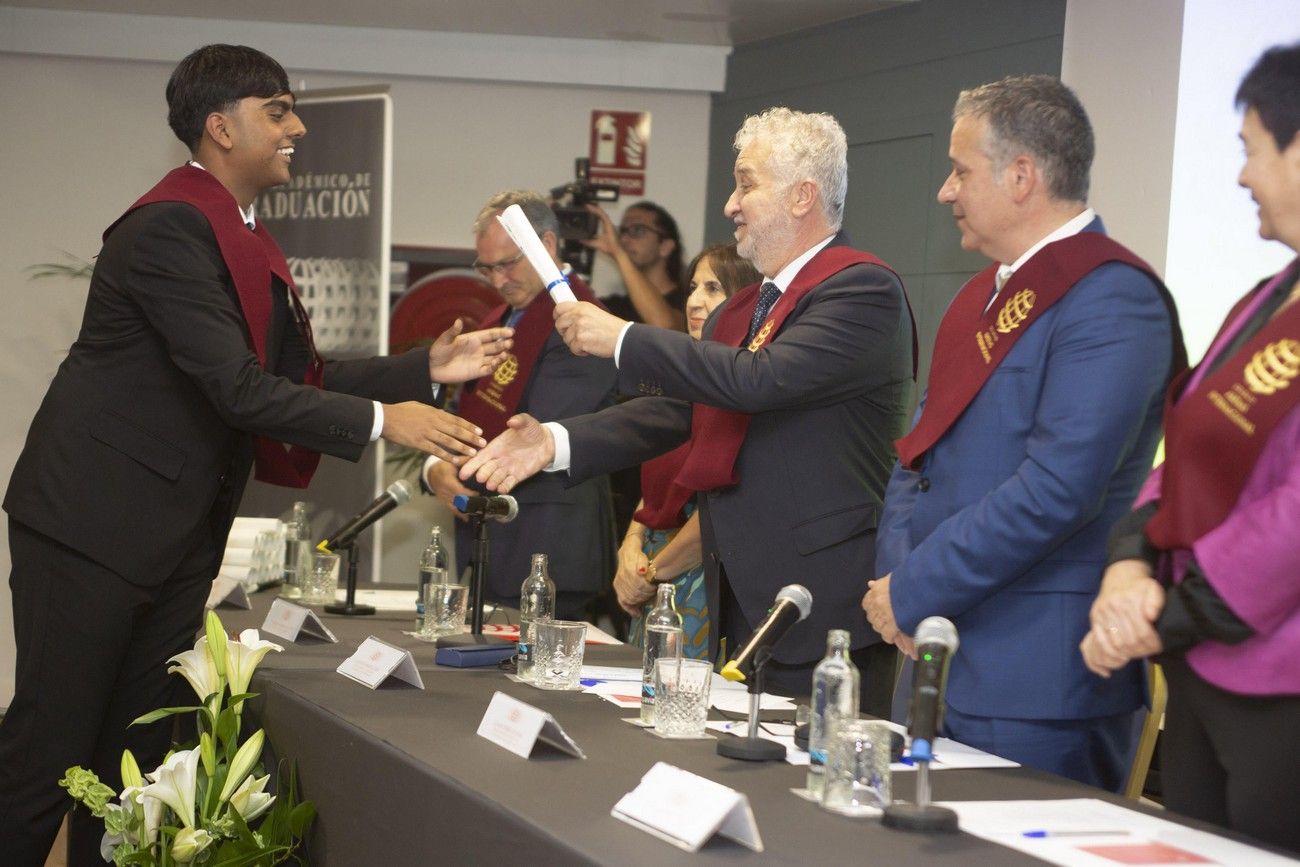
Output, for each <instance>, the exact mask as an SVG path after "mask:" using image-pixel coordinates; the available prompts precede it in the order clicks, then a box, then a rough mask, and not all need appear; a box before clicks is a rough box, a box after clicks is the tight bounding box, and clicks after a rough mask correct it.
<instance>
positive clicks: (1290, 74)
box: [1080, 43, 1300, 851]
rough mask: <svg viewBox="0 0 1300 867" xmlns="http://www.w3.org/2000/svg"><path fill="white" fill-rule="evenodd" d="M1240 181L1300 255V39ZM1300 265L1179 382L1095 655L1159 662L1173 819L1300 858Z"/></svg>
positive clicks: (1258, 101)
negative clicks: (1200, 823) (1210, 826)
mask: <svg viewBox="0 0 1300 867" xmlns="http://www.w3.org/2000/svg"><path fill="white" fill-rule="evenodd" d="M1237 105H1238V106H1239V107H1242V108H1244V109H1245V117H1244V118H1243V120H1242V124H1241V139H1242V143H1243V144H1244V145H1245V151H1246V163H1245V165H1244V166H1243V167H1242V170H1241V174H1240V176H1239V177H1238V182H1239V183H1240V184H1241V185H1242V186H1243V187H1245V188H1247V189H1248V190H1250V193H1251V197H1252V198H1253V199H1254V200H1255V203H1256V204H1257V205H1258V206H1259V234H1260V236H1261V237H1263V238H1266V239H1271V240H1276V241H1281V242H1282V243H1283V244H1285V245H1286V246H1288V247H1290V248H1291V250H1292V251H1295V252H1297V253H1300V43H1297V44H1295V45H1292V46H1289V47H1278V48H1273V49H1271V50H1269V51H1267V52H1265V53H1264V55H1263V56H1262V57H1261V58H1260V59H1259V61H1258V62H1257V63H1256V64H1255V66H1254V67H1253V68H1252V69H1251V70H1250V72H1249V73H1247V75H1246V78H1245V80H1243V81H1242V83H1241V87H1240V88H1239V89H1238V90H1237ZM1297 299H1300V259H1298V260H1296V261H1293V262H1292V263H1291V264H1290V265H1288V266H1287V267H1286V268H1284V269H1283V270H1282V271H1281V272H1279V273H1278V274H1276V275H1274V276H1273V277H1271V278H1269V279H1267V280H1264V281H1261V282H1260V283H1259V284H1258V285H1257V286H1256V287H1255V288H1254V289H1252V290H1251V291H1250V292H1249V293H1247V295H1246V296H1245V297H1244V298H1242V299H1241V300H1240V301H1239V302H1237V305H1236V306H1235V307H1234V308H1233V309H1232V311H1231V312H1229V314H1228V318H1227V319H1226V320H1225V321H1224V324H1223V326H1222V327H1221V328H1220V329H1219V334H1218V336H1217V337H1215V339H1214V342H1213V343H1212V344H1211V346H1210V349H1209V351H1208V352H1207V353H1206V355H1205V358H1204V360H1202V361H1201V363H1200V365H1199V366H1198V367H1196V368H1195V369H1194V370H1192V371H1189V372H1188V374H1186V375H1184V376H1183V377H1181V378H1179V379H1176V380H1175V381H1174V382H1173V384H1172V385H1171V386H1170V391H1169V399H1168V401H1167V403H1166V406H1165V453H1166V459H1165V462H1164V464H1162V465H1161V466H1159V467H1157V468H1156V470H1155V471H1154V472H1153V473H1152V474H1151V477H1150V478H1149V479H1147V483H1146V485H1145V486H1144V487H1143V489H1142V492H1141V494H1140V495H1139V497H1138V501H1137V505H1136V507H1135V509H1134V511H1133V512H1131V513H1130V514H1129V515H1128V516H1127V517H1125V518H1123V519H1121V520H1120V521H1119V523H1117V524H1116V525H1115V528H1114V529H1113V530H1112V532H1111V542H1110V558H1109V559H1110V566H1109V567H1107V569H1106V573H1105V576H1104V577H1103V578H1102V585H1101V593H1100V594H1099V595H1098V597H1097V600H1096V602H1095V603H1093V606H1092V612H1091V621H1092V629H1091V631H1090V632H1089V633H1088V634H1087V636H1086V637H1085V638H1084V640H1083V643H1082V645H1081V646H1080V649H1081V650H1082V652H1083V657H1084V660H1085V662H1087V664H1088V667H1089V668H1090V669H1092V670H1093V671H1094V672H1096V673H1097V674H1099V675H1101V676H1103V677H1109V676H1110V674H1111V672H1113V671H1115V670H1116V669H1118V668H1120V667H1122V666H1123V665H1125V664H1126V663H1127V662H1128V661H1129V660H1131V659H1138V658H1141V657H1148V656H1156V655H1157V654H1158V657H1157V658H1158V661H1159V662H1161V663H1162V664H1163V665H1164V669H1165V675H1166V677H1167V679H1168V682H1169V704H1168V708H1167V710H1166V712H1165V726H1164V735H1163V737H1162V739H1161V740H1162V744H1163V752H1162V762H1161V781H1162V785H1163V789H1164V795H1165V805H1166V806H1168V807H1169V808H1170V809H1172V810H1176V811H1178V812H1180V813H1185V814H1186V815H1189V816H1194V817H1196V818H1198V819H1203V820H1205V821H1208V822H1214V823H1215V824H1218V825H1223V826H1225V827H1228V828H1232V829H1233V830H1235V831H1241V832H1243V833H1245V834H1250V835H1251V836H1254V837H1258V838H1259V839H1261V840H1264V841H1267V842H1269V843H1272V844H1274V845H1277V846H1283V847H1286V848H1288V849H1292V850H1296V851H1300V822H1297V821H1296V819H1297V817H1298V816H1300V782H1297V781H1300V738H1297V737H1296V730H1297V729H1300V663H1297V661H1296V660H1297V659H1300V545H1297V544H1296V531H1297V529H1300V406H1298V404H1300V382H1296V380H1297V378H1298V377H1300V304H1297V303H1296V301H1297Z"/></svg>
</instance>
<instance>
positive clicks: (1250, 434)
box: [1146, 266, 1300, 551]
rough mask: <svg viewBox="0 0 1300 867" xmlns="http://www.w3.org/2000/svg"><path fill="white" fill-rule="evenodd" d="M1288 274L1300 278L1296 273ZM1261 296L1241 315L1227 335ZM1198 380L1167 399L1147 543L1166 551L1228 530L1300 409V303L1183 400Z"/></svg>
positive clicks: (1181, 381) (1229, 322)
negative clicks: (1161, 463)
mask: <svg viewBox="0 0 1300 867" xmlns="http://www.w3.org/2000/svg"><path fill="white" fill-rule="evenodd" d="M1287 270H1288V271H1289V272H1291V276H1292V277H1294V274H1295V273H1296V272H1295V271H1294V266H1292V267H1291V268H1288V269H1287ZM1281 277H1282V275H1279V279H1280V278H1281ZM1272 282H1273V281H1269V284H1270V285H1269V288H1270V289H1271V287H1272ZM1257 291H1261V290H1259V289H1258V287H1257V289H1256V290H1252V291H1251V292H1250V293H1249V294H1247V295H1246V297H1245V298H1243V299H1242V300H1241V301H1240V302H1239V303H1238V304H1237V306H1236V307H1234V308H1233V310H1232V312H1231V313H1229V314H1228V318H1227V319H1226V320H1224V325H1223V328H1221V329H1220V330H1219V333H1220V335H1222V334H1223V333H1224V332H1225V331H1226V330H1228V329H1229V328H1231V327H1232V326H1233V325H1235V324H1236V322H1237V319H1238V317H1239V316H1240V315H1241V312H1242V311H1243V310H1244V308H1245V307H1246V306H1247V305H1248V304H1249V302H1250V301H1251V300H1253V299H1254V298H1255V297H1256V292H1257ZM1215 341H1216V342H1217V341H1218V338H1217V337H1216V338H1215ZM1210 360H1211V359H1209V358H1206V359H1205V360H1204V361H1202V362H1201V363H1202V364H1206V363H1208V362H1209V361H1210ZM1190 375H1191V372H1190V371H1189V372H1188V373H1187V374H1184V375H1183V376H1181V377H1179V378H1178V380H1176V381H1175V382H1174V383H1173V384H1172V385H1171V386H1170V387H1169V392H1168V396H1167V397H1166V400H1165V419H1164V421H1165V470H1164V475H1163V477H1162V481H1161V486H1160V487H1161V490H1160V507H1159V509H1158V510H1157V511H1156V514H1155V515H1154V516H1153V517H1152V518H1151V520H1149V521H1148V522H1147V524H1146V534H1147V538H1149V539H1150V540H1151V541H1152V542H1153V543H1154V544H1155V545H1156V547H1158V548H1161V549H1162V550H1166V551H1168V550H1173V549H1177V548H1191V547H1192V543H1194V542H1195V541H1196V540H1197V539H1200V538H1201V537H1202V536H1204V535H1205V534H1206V533H1208V532H1209V531H1210V530H1213V529H1214V528H1215V527H1217V526H1219V524H1221V523H1223V520H1224V518H1226V517H1227V516H1228V513H1229V512H1231V511H1232V509H1233V507H1234V506H1235V505H1236V503H1237V498H1238V497H1239V496H1240V495H1241V489H1242V488H1243V487H1244V486H1245V484H1246V480H1247V479H1248V478H1249V477H1250V474H1251V472H1252V471H1253V470H1254V468H1255V462H1256V461H1257V460H1258V459H1259V455H1260V453H1261V452H1262V451H1263V450H1264V446H1265V445H1266V444H1267V443H1268V439H1269V435H1270V434H1272V432H1273V430H1274V429H1275V428H1276V427H1277V426H1278V425H1279V424H1280V423H1281V422H1282V420H1283V419H1285V418H1286V417H1287V416H1288V415H1289V414H1290V413H1291V411H1292V410H1293V409H1295V407H1296V405H1297V404H1298V403H1300V382H1296V381H1295V380H1296V379H1297V377H1300V304H1297V303H1294V302H1293V303H1292V304H1290V305H1289V306H1288V307H1286V308H1284V309H1282V310H1281V311H1279V312H1278V313H1276V314H1274V316H1273V318H1272V319H1270V320H1269V321H1268V322H1267V323H1265V324H1264V327H1263V328H1261V329H1260V330H1259V331H1258V332H1257V333H1256V334H1255V335H1254V336H1253V337H1251V338H1250V339H1249V340H1247V341H1246V343H1245V344H1243V345H1242V347H1241V348H1240V349H1238V350H1237V351H1236V352H1234V353H1233V354H1232V356H1231V357H1229V358H1228V359H1227V360H1226V361H1224V362H1223V363H1222V364H1220V365H1219V367H1218V369H1216V370H1215V371H1214V372H1213V373H1211V374H1209V375H1208V376H1206V377H1205V378H1204V379H1203V380H1201V381H1200V382H1199V383H1197V385H1196V388H1194V389H1192V390H1191V391H1189V392H1187V393H1186V394H1183V395H1179V390H1180V389H1182V387H1183V386H1184V385H1185V383H1186V381H1187V377H1188V376H1190Z"/></svg>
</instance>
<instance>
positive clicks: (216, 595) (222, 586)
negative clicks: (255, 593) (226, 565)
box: [206, 575, 253, 608]
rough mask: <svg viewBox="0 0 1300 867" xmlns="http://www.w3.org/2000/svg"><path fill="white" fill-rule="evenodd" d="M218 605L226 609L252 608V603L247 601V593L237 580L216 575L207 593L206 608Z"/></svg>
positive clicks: (227, 576)
mask: <svg viewBox="0 0 1300 867" xmlns="http://www.w3.org/2000/svg"><path fill="white" fill-rule="evenodd" d="M218 605H225V606H226V607H228V608H252V607H253V603H251V602H249V601H248V591H247V590H245V589H244V585H243V584H241V583H240V582H239V579H237V578H231V577H230V576H229V575H218V576H217V577H216V578H214V579H213V580H212V589H211V590H209V591H208V602H207V606H206V607H208V608H216V607H217V606H218Z"/></svg>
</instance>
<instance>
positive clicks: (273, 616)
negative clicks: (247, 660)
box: [262, 599, 339, 644]
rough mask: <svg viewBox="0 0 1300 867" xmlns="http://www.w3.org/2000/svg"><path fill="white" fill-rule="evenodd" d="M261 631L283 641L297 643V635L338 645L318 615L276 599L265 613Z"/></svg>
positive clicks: (337, 641)
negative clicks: (321, 639) (308, 636)
mask: <svg viewBox="0 0 1300 867" xmlns="http://www.w3.org/2000/svg"><path fill="white" fill-rule="evenodd" d="M262 631H263V632H269V633H271V634H272V635H275V636H278V637H280V638H283V639H284V640H285V641H297V640H298V636H299V635H310V636H311V637H312V638H323V639H324V640H326V641H329V642H331V643H333V644H338V643H339V640H338V639H337V638H335V637H334V633H333V632H331V631H330V628H329V627H328V626H326V625H325V621H323V620H321V619H320V615H319V614H317V613H316V612H315V611H312V610H311V609H310V608H306V607H304V606H302V605H297V604H295V603H293V602H289V601H287V600H285V599H276V600H274V601H273V602H272V603H271V610H270V611H268V612H266V620H264V621H263V622H262Z"/></svg>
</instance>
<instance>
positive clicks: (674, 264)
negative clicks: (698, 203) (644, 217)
mask: <svg viewBox="0 0 1300 867" xmlns="http://www.w3.org/2000/svg"><path fill="white" fill-rule="evenodd" d="M633 208H635V209H637V210H638V211H649V212H650V213H652V214H654V217H655V231H657V232H658V233H659V237H660V238H666V239H668V240H669V241H672V242H673V251H672V252H671V253H669V254H668V262H667V265H666V267H667V269H668V279H669V280H672V281H673V285H674V286H676V287H677V288H678V289H681V288H683V287H684V286H685V285H686V279H688V278H686V275H685V274H683V273H682V262H683V261H684V260H685V258H686V257H685V256H683V255H682V233H681V232H680V231H678V229H677V221H676V220H674V219H673V215H672V214H670V213H668V209H667V208H665V207H664V206H663V205H660V204H656V203H655V202H652V201H650V200H649V199H642V200H641V201H639V202H633V203H632V204H630V205H628V206H627V208H626V210H625V211H624V213H626V212H627V211H630V210H632V209H633Z"/></svg>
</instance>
